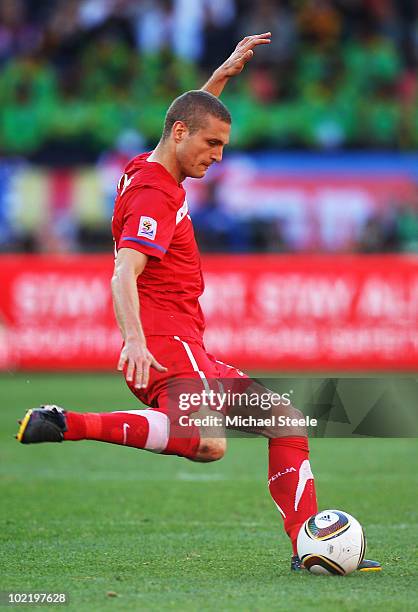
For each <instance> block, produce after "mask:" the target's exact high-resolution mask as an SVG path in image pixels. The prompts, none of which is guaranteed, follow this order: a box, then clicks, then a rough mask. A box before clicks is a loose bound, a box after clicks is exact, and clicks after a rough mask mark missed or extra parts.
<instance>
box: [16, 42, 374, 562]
mask: <svg viewBox="0 0 418 612" xmlns="http://www.w3.org/2000/svg"><path fill="white" fill-rule="evenodd" d="M269 42H270V33H268V32H267V33H264V34H259V35H255V36H247V37H246V38H244V39H243V40H242V41H241V42H240V43H239V44H238V45H237V47H236V49H235V51H234V52H233V53H232V55H231V56H230V57H229V58H228V59H227V60H226V61H225V62H224V63H223V64H222V65H221V66H220V67H219V68H218V69H217V70H216V71H215V72H214V73H213V75H212V77H211V78H210V79H209V81H208V82H207V83H206V84H205V85H204V86H203V88H202V89H201V90H199V91H189V92H186V93H185V94H183V95H181V96H180V97H178V98H177V99H176V100H174V102H173V103H172V104H171V106H170V107H169V109H168V111H167V115H166V118H165V123H164V129H163V133H162V136H161V139H160V141H159V143H158V145H157V147H156V148H155V150H154V151H152V152H151V153H144V154H142V155H138V156H137V157H135V158H134V159H133V160H132V161H131V162H130V163H129V164H128V165H127V167H126V169H125V171H124V174H123V176H122V177H121V179H120V181H119V184H118V190H117V197H116V201H115V210H114V216H113V221H112V231H113V237H114V241H115V251H116V259H115V270H114V275H113V278H112V294H113V302H114V309H115V314H116V318H117V321H118V324H119V327H120V330H121V333H122V336H123V348H122V351H121V354H120V359H119V364H118V368H119V370H121V371H123V372H124V375H125V378H126V381H127V384H128V385H129V387H130V389H131V390H132V392H133V393H134V394H135V395H136V396H137V397H138V398H139V399H140V400H141V401H142V402H143V403H144V404H146V405H147V406H149V407H150V408H149V409H146V410H131V411H124V410H123V409H122V410H119V411H117V412H110V413H109V412H106V413H100V414H98V413H77V412H70V411H67V410H63V409H62V408H59V407H58V406H44V407H41V408H39V409H35V410H29V411H28V412H27V413H26V415H25V417H24V418H23V420H22V422H21V425H20V429H19V432H18V434H17V438H18V440H19V441H20V442H22V443H23V444H28V443H35V442H47V441H48V442H62V441H63V440H65V441H67V440H98V441H102V442H110V443H114V444H121V445H126V446H131V447H135V448H139V449H144V450H148V451H152V452H156V453H161V454H166V455H173V454H174V455H179V456H181V457H186V458H187V459H190V460H192V461H201V462H207V461H216V460H218V459H221V458H222V456H223V455H224V453H225V450H226V439H225V438H224V437H223V436H219V435H218V436H216V435H208V431H207V430H206V429H203V428H201V427H199V426H197V425H196V424H195V423H194V421H193V419H190V420H187V418H186V421H185V422H184V420H185V419H184V417H185V416H186V417H187V416H188V415H190V414H191V413H193V411H194V410H197V409H196V408H193V407H190V406H189V410H188V411H187V412H186V413H184V412H182V408H181V407H180V405H179V402H178V401H175V398H177V400H178V398H179V397H181V391H182V390H184V381H185V380H187V381H189V383H190V387H189V389H193V390H199V389H200V390H206V391H207V392H209V390H210V389H211V384H212V382H213V381H222V388H225V385H226V387H228V381H241V382H242V384H243V385H244V387H246V388H248V389H250V388H251V389H252V390H255V392H259V393H260V394H261V392H262V391H264V389H261V388H260V386H259V385H258V384H257V383H255V382H252V381H250V379H249V378H248V377H246V376H245V375H244V374H243V373H242V372H240V371H239V370H236V369H235V368H233V367H232V366H228V365H226V364H224V363H222V362H221V361H218V360H216V359H215V358H214V357H213V356H211V355H210V354H208V353H207V352H206V349H205V347H204V344H203V331H204V317H203V314H202V311H201V308H200V305H199V297H200V295H201V294H202V292H203V277H202V272H201V266H200V259H199V252H198V248H197V245H196V242H195V239H194V234H193V226H192V221H191V218H190V216H189V214H188V206H187V200H186V197H185V195H186V194H185V191H184V188H183V186H182V182H183V181H184V179H185V178H186V177H194V178H202V177H204V176H205V174H206V172H207V169H208V168H209V166H211V165H212V164H213V163H215V162H220V161H221V159H222V153H223V149H224V147H225V145H227V144H228V141H229V135H230V129H231V116H230V114H229V111H228V110H227V108H226V107H225V106H224V104H223V103H222V102H221V101H220V100H219V99H218V96H219V95H220V94H221V92H222V90H223V88H224V87H225V85H226V83H227V82H228V80H229V79H230V78H231V77H233V76H235V75H238V74H239V73H240V72H241V71H242V69H243V68H244V66H245V64H246V63H247V62H248V61H249V60H250V59H251V57H252V56H253V54H254V50H255V49H256V47H257V46H258V45H265V44H268V43H269ZM231 385H232V387H233V386H234V385H235V382H231ZM173 400H174V401H173ZM173 404H174V405H173ZM276 413H277V415H281V416H285V417H291V418H297V419H300V418H302V417H303V415H302V413H301V412H300V411H298V410H296V409H295V408H294V407H293V406H291V405H290V403H289V405H281V406H279V407H278V408H277V409H276ZM218 415H219V413H218ZM180 424H181V426H180ZM218 431H219V430H218ZM221 431H223V430H221ZM251 431H254V432H256V433H259V434H261V435H264V436H265V437H267V438H268V440H269V481H268V482H269V490H270V493H271V496H272V498H273V500H274V502H275V504H276V506H277V509H278V511H279V512H280V514H281V515H282V517H283V521H284V528H285V530H286V533H287V534H288V536H289V537H290V540H291V543H292V548H293V556H292V560H291V567H292V569H300V568H301V564H300V560H299V558H298V556H297V550H296V539H297V534H298V531H299V529H300V526H301V525H302V523H303V522H304V521H305V520H306V519H307V518H308V517H309V516H311V515H313V514H315V513H316V512H317V502H316V494H315V486H314V478H313V474H312V471H311V467H310V463H309V448H308V438H307V435H306V430H305V428H304V427H302V426H299V425H297V426H293V425H289V426H287V427H281V428H280V431H278V429H277V427H274V426H272V427H269V426H259V427H254V428H252V429H251ZM373 565H374V564H373V562H366V563H365V566H364V567H366V568H370V567H373Z"/></svg>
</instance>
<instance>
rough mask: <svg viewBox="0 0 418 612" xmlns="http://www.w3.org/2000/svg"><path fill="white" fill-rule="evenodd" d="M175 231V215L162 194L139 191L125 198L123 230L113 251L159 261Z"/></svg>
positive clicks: (155, 190)
mask: <svg viewBox="0 0 418 612" xmlns="http://www.w3.org/2000/svg"><path fill="white" fill-rule="evenodd" d="M175 227H176V217H175V212H173V210H172V207H171V206H170V200H169V198H168V196H167V195H166V194H164V193H163V192H162V191H159V190H158V189H153V188H151V187H142V188H140V189H135V190H133V191H131V193H128V194H126V202H125V207H124V215H123V227H122V232H121V236H120V238H119V242H118V244H117V248H118V250H119V249H122V248H129V249H134V250H135V251H140V252H141V253H144V254H145V255H149V256H150V257H156V258H157V259H159V260H161V259H162V258H163V257H164V255H165V253H166V252H167V249H168V247H169V245H170V242H171V239H172V237H173V234H174V230H175Z"/></svg>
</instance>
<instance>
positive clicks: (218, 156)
mask: <svg viewBox="0 0 418 612" xmlns="http://www.w3.org/2000/svg"><path fill="white" fill-rule="evenodd" d="M222 154H223V149H221V148H219V149H216V151H213V152H212V155H211V159H212V161H214V162H220V161H222Z"/></svg>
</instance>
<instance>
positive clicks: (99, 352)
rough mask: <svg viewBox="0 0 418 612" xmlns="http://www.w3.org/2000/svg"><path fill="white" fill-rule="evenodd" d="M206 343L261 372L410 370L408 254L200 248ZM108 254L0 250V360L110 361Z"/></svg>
mask: <svg viewBox="0 0 418 612" xmlns="http://www.w3.org/2000/svg"><path fill="white" fill-rule="evenodd" d="M203 268H204V271H205V281H206V290H205V293H204V296H203V298H202V306H203V310H204V312H205V315H206V320H207V331H206V334H205V344H206V346H207V349H208V350H209V351H210V352H211V353H213V354H215V355H216V356H217V358H218V359H220V360H222V361H225V362H226V363H231V364H234V365H236V366H238V367H240V368H243V369H247V370H248V369H251V370H270V371H284V370H286V371H292V370H293V371H300V370H316V371H337V370H339V371H341V370H347V371H353V372H354V371H375V372H376V371H395V370H397V371H402V370H405V371H406V370H409V371H410V370H413V371H417V370H418V257H416V256H400V255H399V256H395V255H393V256H392V255H387V256H372V255H369V256H334V257H329V256H302V255H300V256H295V255H292V256H278V255H272V256H255V255H251V256H250V255H248V256H247V255H245V256H227V255H225V256H223V255H222V256H221V255H216V256H206V257H205V258H204V260H203ZM112 269H113V262H112V258H111V257H110V256H107V255H104V256H102V255H100V256H81V255H74V256H68V255H57V256H53V257H52V256H8V255H6V256H2V257H1V258H0V287H1V290H0V368H1V369H3V370H4V369H31V370H35V369H36V370H41V369H47V370H69V369H72V370H89V369H95V370H99V369H102V370H107V369H115V367H116V363H117V358H118V353H119V350H120V346H121V338H120V333H119V330H118V329H117V326H116V324H115V320H114V315H113V310H112V300H111V294H110V278H111V275H112Z"/></svg>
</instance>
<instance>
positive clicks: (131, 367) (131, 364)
mask: <svg viewBox="0 0 418 612" xmlns="http://www.w3.org/2000/svg"><path fill="white" fill-rule="evenodd" d="M134 372H135V361H132V359H128V367H127V368H126V374H125V378H126V380H127V381H128V382H132V381H133V379H134Z"/></svg>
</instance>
